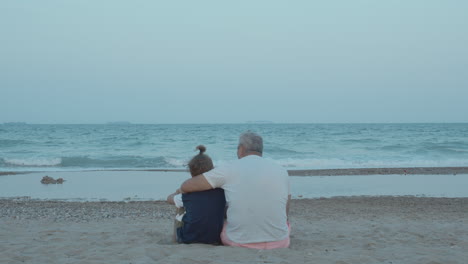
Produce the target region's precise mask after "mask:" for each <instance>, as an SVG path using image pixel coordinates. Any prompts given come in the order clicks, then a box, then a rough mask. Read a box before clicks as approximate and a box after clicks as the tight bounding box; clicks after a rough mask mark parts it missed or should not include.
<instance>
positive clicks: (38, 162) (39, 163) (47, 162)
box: [4, 158, 62, 167]
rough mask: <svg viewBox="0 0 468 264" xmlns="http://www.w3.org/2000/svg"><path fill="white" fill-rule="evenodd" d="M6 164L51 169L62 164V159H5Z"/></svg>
mask: <svg viewBox="0 0 468 264" xmlns="http://www.w3.org/2000/svg"><path fill="white" fill-rule="evenodd" d="M4 163H5V164H8V165H13V166H28V167H51V166H57V165H60V163H62V159H61V158H28V159H4Z"/></svg>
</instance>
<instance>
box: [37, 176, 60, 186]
mask: <svg viewBox="0 0 468 264" xmlns="http://www.w3.org/2000/svg"><path fill="white" fill-rule="evenodd" d="M64 181H65V180H64V179H63V178H58V179H54V178H52V177H49V176H47V175H46V176H44V177H42V180H41V183H42V184H62V183H63V182H64Z"/></svg>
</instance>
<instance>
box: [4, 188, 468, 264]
mask: <svg viewBox="0 0 468 264" xmlns="http://www.w3.org/2000/svg"><path fill="white" fill-rule="evenodd" d="M172 215H173V208H172V207H171V206H169V205H167V204H165V203H164V202H59V201H37V200H30V199H19V198H18V199H4V200H0V263H335V264H345V263H427V264H429V263H430V264H435V263H444V264H446V263H466V260H467V259H468V220H467V219H468V198H422V197H346V198H345V197H342V198H340V197H337V198H330V199H302V200H293V202H292V205H291V216H290V222H291V225H292V234H291V237H292V239H291V247H290V248H289V249H280V250H272V251H259V250H250V249H240V248H230V247H224V246H210V245H177V244H172V243H171V241H170V233H171V228H172Z"/></svg>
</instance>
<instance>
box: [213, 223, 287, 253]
mask: <svg viewBox="0 0 468 264" xmlns="http://www.w3.org/2000/svg"><path fill="white" fill-rule="evenodd" d="M288 229H289V234H288V237H287V238H285V239H283V240H280V241H272V242H259V243H248V244H239V243H236V242H233V241H231V240H229V238H228V237H227V235H226V222H224V226H223V231H222V232H221V241H222V242H223V245H225V246H232V247H244V248H253V249H274V248H288V247H289V243H290V240H289V235H290V234H291V225H290V224H289V223H288Z"/></svg>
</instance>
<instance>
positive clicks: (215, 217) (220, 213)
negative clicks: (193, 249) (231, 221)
mask: <svg viewBox="0 0 468 264" xmlns="http://www.w3.org/2000/svg"><path fill="white" fill-rule="evenodd" d="M182 201H183V203H184V208H185V215H184V217H183V218H182V222H183V226H182V227H179V228H178V229H177V241H178V242H179V243H187V244H188V243H205V244H221V239H220V234H221V231H222V229H223V224H224V208H225V207H226V198H225V197H224V190H223V189H219V188H218V189H213V190H208V191H203V192H194V193H185V194H182Z"/></svg>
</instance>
